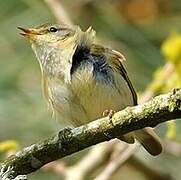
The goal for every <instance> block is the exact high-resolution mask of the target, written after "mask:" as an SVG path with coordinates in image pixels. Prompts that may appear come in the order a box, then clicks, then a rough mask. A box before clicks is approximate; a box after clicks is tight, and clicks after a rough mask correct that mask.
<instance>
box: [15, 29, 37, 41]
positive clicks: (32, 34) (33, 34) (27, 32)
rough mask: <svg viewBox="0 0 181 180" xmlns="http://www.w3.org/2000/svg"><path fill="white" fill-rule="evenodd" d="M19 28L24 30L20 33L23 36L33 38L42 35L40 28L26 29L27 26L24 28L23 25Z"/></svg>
mask: <svg viewBox="0 0 181 180" xmlns="http://www.w3.org/2000/svg"><path fill="white" fill-rule="evenodd" d="M18 29H20V30H21V31H22V32H20V34H21V35H22V36H25V37H27V38H28V39H32V40H33V39H34V38H35V37H36V35H40V33H39V32H38V30H36V29H26V28H22V27H18Z"/></svg>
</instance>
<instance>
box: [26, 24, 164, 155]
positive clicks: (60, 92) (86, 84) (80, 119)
mask: <svg viewBox="0 0 181 180" xmlns="http://www.w3.org/2000/svg"><path fill="white" fill-rule="evenodd" d="M51 28H52V26H49V25H45V26H41V27H39V28H36V29H31V30H29V35H28V37H29V39H30V40H31V42H32V46H33V50H34V52H35V54H36V56H37V59H38V61H39V63H40V67H41V70H42V81H43V91H44V94H45V97H46V99H47V101H48V103H49V105H50V107H51V108H52V110H53V112H54V114H56V115H57V118H58V119H60V121H61V120H63V121H66V122H68V123H70V124H72V125H74V126H80V125H82V124H85V123H88V122H90V121H93V120H95V119H97V118H100V117H101V116H102V113H103V112H104V111H105V110H107V109H108V110H114V111H119V110H122V109H123V108H125V107H127V106H133V105H136V104H137V96H136V93H135V91H134V88H133V86H132V84H131V81H130V80H129V78H128V75H127V73H126V70H125V69H124V67H123V65H122V61H123V60H124V56H123V55H122V54H121V53H119V52H117V51H115V50H111V49H109V48H105V47H103V46H101V45H97V44H95V31H94V30H92V28H89V29H88V30H87V31H86V32H83V31H81V29H80V28H79V27H77V26H74V27H68V26H66V25H56V26H55V27H54V28H55V29H52V31H51ZM23 31H24V32H25V30H23ZM54 31H55V32H54ZM31 32H33V33H31ZM134 137H135V138H137V139H138V140H139V141H140V142H141V143H142V144H143V146H144V147H145V148H146V149H147V150H148V151H149V152H150V153H151V154H153V155H157V154H159V153H160V152H161V149H162V147H161V144H160V142H159V139H158V138H157V136H156V135H155V134H154V132H153V131H152V130H151V129H148V128H147V129H144V130H139V131H137V132H134V133H131V134H129V136H125V140H126V141H127V142H134Z"/></svg>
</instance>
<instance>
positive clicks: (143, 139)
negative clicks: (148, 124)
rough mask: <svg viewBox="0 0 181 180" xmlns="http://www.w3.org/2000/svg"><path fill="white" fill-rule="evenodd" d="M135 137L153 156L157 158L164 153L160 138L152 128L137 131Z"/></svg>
mask: <svg viewBox="0 0 181 180" xmlns="http://www.w3.org/2000/svg"><path fill="white" fill-rule="evenodd" d="M134 136H135V138H136V139H137V140H138V141H139V142H140V143H141V145H142V146H143V147H144V148H145V149H146V150H147V151H148V152H149V153H150V154H151V155H153V156H156V155H159V154H160V153H161V152H162V145H161V141H160V138H159V137H158V136H157V135H156V133H155V132H154V130H153V129H152V128H144V129H140V130H136V131H134Z"/></svg>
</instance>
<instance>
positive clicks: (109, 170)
mask: <svg viewBox="0 0 181 180" xmlns="http://www.w3.org/2000/svg"><path fill="white" fill-rule="evenodd" d="M139 146H140V145H139V144H137V143H135V144H133V145H129V146H128V148H127V149H125V150H124V151H123V152H122V153H120V154H119V156H116V157H115V158H114V159H112V160H111V161H110V163H108V165H107V166H106V168H105V169H104V170H103V171H102V172H101V174H100V175H99V176H97V177H96V178H95V180H109V179H110V177H111V176H112V174H113V173H114V172H115V170H117V169H118V168H119V167H120V165H122V164H123V163H125V162H126V160H128V159H129V157H130V155H132V154H133V152H135V150H136V149H137V148H138V147H139Z"/></svg>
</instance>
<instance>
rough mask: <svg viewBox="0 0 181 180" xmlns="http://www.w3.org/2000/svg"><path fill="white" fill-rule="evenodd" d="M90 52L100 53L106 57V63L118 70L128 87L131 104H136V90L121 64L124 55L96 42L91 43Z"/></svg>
mask: <svg viewBox="0 0 181 180" xmlns="http://www.w3.org/2000/svg"><path fill="white" fill-rule="evenodd" d="M91 53H93V54H96V55H101V54H102V55H104V56H105V57H106V60H107V61H108V64H110V66H111V68H114V69H115V70H116V71H118V72H119V73H120V75H121V76H122V77H123V78H124V80H125V81H126V82H127V84H128V87H129V89H130V91H131V93H132V97H133V105H137V95H136V92H135V90H134V88H133V85H132V83H131V81H130V79H129V77H128V75H127V72H126V70H125V68H124V66H123V64H122V62H123V61H125V60H126V59H125V57H124V56H123V55H122V54H121V53H120V52H118V51H115V50H111V49H109V48H105V47H103V46H101V45H96V44H92V46H91Z"/></svg>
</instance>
